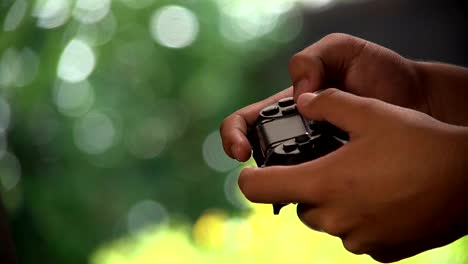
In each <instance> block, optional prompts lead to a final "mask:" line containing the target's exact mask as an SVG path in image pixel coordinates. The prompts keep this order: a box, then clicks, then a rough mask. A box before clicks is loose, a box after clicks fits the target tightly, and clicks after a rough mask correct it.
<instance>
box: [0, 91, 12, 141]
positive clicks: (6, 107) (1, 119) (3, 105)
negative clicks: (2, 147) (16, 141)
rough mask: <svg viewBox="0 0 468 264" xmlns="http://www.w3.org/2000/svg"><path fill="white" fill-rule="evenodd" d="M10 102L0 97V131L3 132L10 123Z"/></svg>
mask: <svg viewBox="0 0 468 264" xmlns="http://www.w3.org/2000/svg"><path fill="white" fill-rule="evenodd" d="M10 114H11V110H10V104H8V102H7V101H6V100H5V99H3V98H2V97H0V133H3V132H5V130H7V128H8V126H9V125H10Z"/></svg>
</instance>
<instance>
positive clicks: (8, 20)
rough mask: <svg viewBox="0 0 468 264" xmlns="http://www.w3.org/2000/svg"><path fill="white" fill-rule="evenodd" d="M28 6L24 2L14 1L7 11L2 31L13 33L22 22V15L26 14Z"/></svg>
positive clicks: (23, 0) (21, 0)
mask: <svg viewBox="0 0 468 264" xmlns="http://www.w3.org/2000/svg"><path fill="white" fill-rule="evenodd" d="M27 8H28V5H27V3H26V1H25V0H16V1H15V2H14V3H13V5H11V7H10V10H9V11H8V13H7V15H6V17H5V21H4V23H3V30H4V31H13V30H16V29H17V28H18V26H19V25H20V24H21V21H23V18H24V15H25V14H26V11H27Z"/></svg>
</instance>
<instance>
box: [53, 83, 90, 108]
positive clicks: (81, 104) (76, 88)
mask: <svg viewBox="0 0 468 264" xmlns="http://www.w3.org/2000/svg"><path fill="white" fill-rule="evenodd" d="M54 101H55V104H56V105H57V108H58V110H59V111H60V112H61V113H62V114H64V115H66V116H71V117H77V116H81V115H83V114H84V113H86V112H87V111H88V110H89V109H90V108H91V106H92V104H93V102H94V92H93V88H92V87H91V85H90V84H89V82H87V81H83V82H79V83H68V82H61V83H60V84H59V85H57V86H56V88H55V91H54Z"/></svg>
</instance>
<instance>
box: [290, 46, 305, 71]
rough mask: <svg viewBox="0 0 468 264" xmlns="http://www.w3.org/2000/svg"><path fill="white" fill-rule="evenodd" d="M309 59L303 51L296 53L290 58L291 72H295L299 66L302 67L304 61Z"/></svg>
mask: <svg viewBox="0 0 468 264" xmlns="http://www.w3.org/2000/svg"><path fill="white" fill-rule="evenodd" d="M306 59H307V56H306V55H305V54H304V53H303V52H302V51H301V52H298V53H296V54H294V55H293V56H292V57H291V58H290V59H289V64H288V68H289V71H290V72H294V71H295V70H296V69H297V68H300V67H301V65H303V64H304V61H305V60H306Z"/></svg>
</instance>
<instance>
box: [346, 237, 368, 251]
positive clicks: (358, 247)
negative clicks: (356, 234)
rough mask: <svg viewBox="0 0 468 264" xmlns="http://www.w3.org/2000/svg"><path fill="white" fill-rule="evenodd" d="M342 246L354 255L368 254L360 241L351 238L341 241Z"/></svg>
mask: <svg viewBox="0 0 468 264" xmlns="http://www.w3.org/2000/svg"><path fill="white" fill-rule="evenodd" d="M343 246H344V248H345V249H346V250H347V251H349V252H351V253H353V254H356V255H362V254H365V253H367V252H368V250H367V248H366V246H365V245H364V243H362V241H360V240H358V239H353V238H346V239H343Z"/></svg>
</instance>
